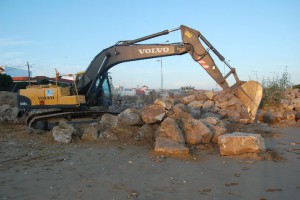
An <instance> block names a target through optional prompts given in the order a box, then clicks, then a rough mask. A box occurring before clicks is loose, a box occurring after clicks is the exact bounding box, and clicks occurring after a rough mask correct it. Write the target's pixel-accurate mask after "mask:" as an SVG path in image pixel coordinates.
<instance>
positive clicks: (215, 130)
mask: <svg viewBox="0 0 300 200" xmlns="http://www.w3.org/2000/svg"><path fill="white" fill-rule="evenodd" d="M210 129H211V130H212V134H213V136H212V139H211V141H212V142H213V143H215V144H218V139H219V137H220V136H221V135H224V134H225V133H226V132H227V129H226V128H224V127H222V126H211V127H210Z"/></svg>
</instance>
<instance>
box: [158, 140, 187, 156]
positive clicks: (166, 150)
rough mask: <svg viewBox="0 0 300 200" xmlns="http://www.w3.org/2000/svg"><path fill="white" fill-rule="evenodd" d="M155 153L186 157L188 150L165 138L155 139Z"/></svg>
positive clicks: (182, 145) (180, 144)
mask: <svg viewBox="0 0 300 200" xmlns="http://www.w3.org/2000/svg"><path fill="white" fill-rule="evenodd" d="M154 151H155V153H158V154H166V155H171V156H187V155H189V149H188V148H187V147H185V146H184V144H182V143H178V142H175V141H173V140H170V139H168V138H165V137H157V138H156V142H155V148H154Z"/></svg>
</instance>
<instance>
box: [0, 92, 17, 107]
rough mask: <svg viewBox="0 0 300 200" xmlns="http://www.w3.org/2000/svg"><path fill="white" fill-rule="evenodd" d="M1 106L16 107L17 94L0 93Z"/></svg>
mask: <svg viewBox="0 0 300 200" xmlns="http://www.w3.org/2000/svg"><path fill="white" fill-rule="evenodd" d="M2 104H7V105H9V106H11V107H17V94H16V93H13V92H7V91H0V105H2Z"/></svg>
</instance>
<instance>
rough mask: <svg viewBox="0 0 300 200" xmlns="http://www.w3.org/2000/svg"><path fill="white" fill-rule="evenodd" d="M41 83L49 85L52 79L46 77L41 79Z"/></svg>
mask: <svg viewBox="0 0 300 200" xmlns="http://www.w3.org/2000/svg"><path fill="white" fill-rule="evenodd" d="M39 83H40V85H48V84H49V83H50V81H49V80H48V79H46V78H44V79H41V80H40V81H39Z"/></svg>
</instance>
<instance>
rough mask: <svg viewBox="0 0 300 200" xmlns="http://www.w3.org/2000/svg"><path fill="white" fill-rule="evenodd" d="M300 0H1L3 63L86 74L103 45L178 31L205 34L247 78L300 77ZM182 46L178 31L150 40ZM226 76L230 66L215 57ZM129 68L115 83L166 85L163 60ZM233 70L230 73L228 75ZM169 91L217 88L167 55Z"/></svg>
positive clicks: (187, 61)
mask: <svg viewBox="0 0 300 200" xmlns="http://www.w3.org/2000/svg"><path fill="white" fill-rule="evenodd" d="M299 10H300V1H299V0H294V1H293V0H285V1H283V0H282V1H277V0H276V1H274V0H273V1H271V0H264V1H263V0H244V1H236V0H226V1H222V0H215V1H204V0H189V1H186V0H185V1H179V0H164V1H162V0H152V1H146V0H127V1H124V0H123V1H122V0H114V1H96V0H95V1H91V0H90V1H89V0H85V1H84V0H77V1H75V0H73V1H71V0H65V1H61V0H51V1H50V0H49V1H46V0H44V1H42V0H0V30H1V31H0V65H13V66H15V65H17V66H20V67H21V68H22V67H24V69H26V66H25V65H26V62H27V61H29V62H30V64H32V68H31V70H32V71H33V75H34V76H36V75H47V76H54V74H55V72H54V69H55V68H57V69H58V70H59V71H60V72H61V73H63V74H67V73H76V72H78V71H84V70H85V69H86V68H87V66H88V65H89V63H90V62H91V61H92V59H93V58H94V57H95V56H96V55H97V54H98V53H99V52H100V51H101V50H102V49H104V48H107V47H109V46H111V45H113V44H115V43H116V42H117V41H120V40H131V39H136V38H139V37H143V36H146V35H149V34H152V33H156V32H159V31H163V30H165V29H172V28H176V27H179V26H180V25H181V24H184V25H187V26H189V27H192V28H194V29H197V30H199V31H200V32H201V33H202V34H203V35H204V36H205V37H206V38H207V39H208V40H209V41H210V42H211V43H212V44H213V45H214V46H215V48H216V49H217V50H218V51H219V52H220V53H221V54H222V55H223V56H224V57H225V58H226V60H230V62H229V63H230V64H231V65H232V66H233V67H235V68H236V70H237V73H238V75H239V77H240V79H242V80H249V79H250V78H251V79H256V77H257V78H258V81H261V80H262V78H263V77H272V76H274V75H276V74H281V73H282V72H283V71H284V70H285V68H286V66H287V70H288V72H289V73H290V74H291V80H292V82H293V83H295V84H299V83H300V81H299V76H300V68H299V63H300V56H299V55H300V48H299V45H300V37H299V36H300V12H299ZM166 40H169V41H170V42H181V37H180V33H179V32H176V33H171V34H169V35H166V36H162V37H159V38H155V39H152V40H149V41H147V43H163V42H165V41H166ZM214 59H215V61H216V63H217V65H218V67H219V68H220V69H221V71H223V63H222V62H219V61H218V59H217V57H214ZM157 60H158V59H149V60H142V61H135V62H127V63H122V64H120V65H117V66H115V67H114V68H112V69H111V70H110V72H111V75H112V77H113V82H114V84H122V85H125V86H126V87H136V86H137V85H139V86H141V85H148V86H149V87H150V88H159V87H160V62H158V61H157ZM227 71H228V70H227ZM163 73H164V87H165V88H179V87H181V86H186V85H192V86H195V87H196V88H199V89H212V88H215V87H216V84H215V82H214V81H213V80H212V79H211V78H210V77H209V75H207V74H206V72H205V71H204V70H203V69H202V67H200V66H199V65H198V64H197V63H196V62H194V61H193V60H192V58H191V57H190V56H189V55H188V54H186V55H183V56H175V57H165V58H163Z"/></svg>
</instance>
